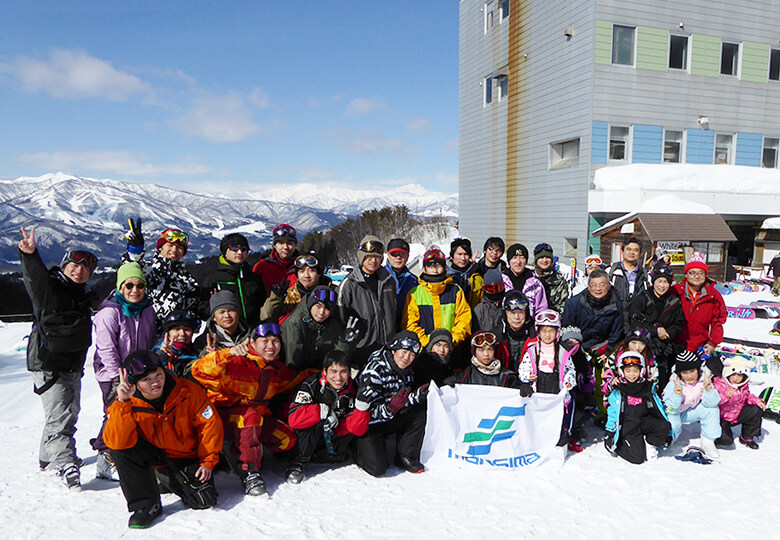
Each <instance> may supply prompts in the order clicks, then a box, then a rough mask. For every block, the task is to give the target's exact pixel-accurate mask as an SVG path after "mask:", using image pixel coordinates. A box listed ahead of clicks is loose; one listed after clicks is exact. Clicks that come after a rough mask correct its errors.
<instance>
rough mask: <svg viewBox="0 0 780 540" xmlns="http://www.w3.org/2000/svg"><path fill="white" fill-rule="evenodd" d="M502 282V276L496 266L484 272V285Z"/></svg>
mask: <svg viewBox="0 0 780 540" xmlns="http://www.w3.org/2000/svg"><path fill="white" fill-rule="evenodd" d="M503 282H504V276H503V274H501V272H500V271H498V270H497V269H496V268H491V269H490V270H488V271H487V272H485V278H484V281H483V284H484V285H496V284H498V283H503Z"/></svg>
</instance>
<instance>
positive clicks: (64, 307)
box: [19, 219, 765, 528]
mask: <svg viewBox="0 0 780 540" xmlns="http://www.w3.org/2000/svg"><path fill="white" fill-rule="evenodd" d="M129 224H130V230H129V232H128V233H127V235H126V236H127V252H126V253H125V255H124V257H123V260H122V262H121V264H120V265H119V266H118V269H117V271H116V288H115V289H114V290H113V291H112V292H111V293H110V294H109V295H108V297H107V298H105V299H96V298H94V296H93V295H92V293H90V291H89V289H88V288H87V287H86V283H87V281H88V280H89V278H90V276H91V274H92V273H93V272H95V270H96V268H97V266H98V260H97V258H96V257H95V256H94V255H93V254H92V253H90V252H88V251H85V250H79V249H77V248H73V249H68V250H67V251H66V253H65V256H64V257H63V258H62V260H61V262H60V264H59V266H53V267H52V268H51V269H48V270H47V268H46V267H45V266H44V264H43V262H42V259H41V255H40V253H39V252H38V249H37V246H36V243H35V233H34V231H32V230H31V231H29V232H28V231H26V230H25V229H22V235H23V236H22V239H21V240H20V242H19V257H20V259H21V262H22V269H23V276H24V284H25V287H26V289H27V292H28V294H29V296H30V298H31V300H32V304H33V311H34V314H33V319H34V320H33V330H32V333H31V335H30V338H29V343H28V353H27V359H28V369H29V370H30V371H31V372H32V377H33V382H34V385H35V392H36V393H37V394H40V396H41V399H42V402H43V408H44V416H45V426H44V432H43V436H42V439H41V447H40V453H39V460H40V468H41V469H43V470H45V469H51V470H55V471H57V472H58V474H59V476H60V477H61V478H62V481H63V482H64V483H65V484H66V485H67V486H68V487H75V486H79V485H80V472H79V467H80V464H81V461H80V459H79V458H78V457H77V454H76V446H75V439H74V432H75V424H76V421H77V418H78V414H79V408H80V389H81V378H82V374H83V369H84V364H85V362H86V355H87V352H88V350H89V349H90V347H91V345H92V341H93V339H92V336H93V335H94V358H93V365H94V371H95V377H96V379H97V382H98V384H99V386H100V390H101V393H102V397H103V404H104V413H105V417H104V421H103V424H102V426H101V428H100V431H99V432H98V433H97V435H96V437H95V438H94V439H92V441H91V442H92V447H93V449H94V450H95V451H97V452H98V462H97V463H98V466H97V476H98V477H99V478H103V479H106V480H114V481H118V482H119V484H120V486H121V489H122V492H123V494H124V495H125V498H126V500H127V505H128V509H129V511H130V512H131V513H132V515H131V517H130V523H129V525H130V527H133V528H143V527H148V526H149V525H151V524H152V522H153V521H154V520H155V519H156V518H157V517H158V516H159V515H160V514H161V511H162V507H161V502H160V493H161V490H167V491H170V492H173V493H176V494H177V495H179V496H180V497H181V499H182V501H183V502H184V504H185V505H187V506H188V507H190V508H208V507H211V506H213V505H214V504H216V501H217V492H216V490H215V488H214V483H213V475H214V470H215V469H216V468H217V467H223V468H224V469H225V470H227V471H232V473H235V474H236V475H237V477H238V478H239V479H240V482H241V485H242V487H243V490H244V492H245V493H246V494H247V495H249V496H256V495H263V494H265V493H266V486H265V482H264V480H263V476H262V471H263V464H264V457H265V456H266V454H267V453H268V452H271V453H274V454H280V459H286V460H287V461H288V463H289V465H288V468H287V472H286V480H287V481H288V482H290V483H292V484H297V483H300V482H301V481H303V480H304V479H305V477H306V467H307V465H308V463H310V462H312V461H317V462H322V463H341V462H345V461H349V460H354V462H355V463H356V464H357V465H358V466H359V467H360V468H362V469H363V470H364V471H366V472H367V473H369V474H370V475H373V476H382V475H384V474H385V473H386V471H387V469H388V468H389V467H390V466H391V463H393V464H395V465H396V466H397V467H399V468H401V469H403V470H405V471H408V472H410V473H420V472H423V471H424V466H423V465H422V464H421V463H420V449H421V446H422V442H423V437H424V434H425V427H426V426H425V423H426V412H425V407H426V405H425V403H426V399H427V394H428V389H429V385H430V384H431V383H435V384H436V385H438V386H442V385H455V384H478V385H488V386H501V387H509V388H515V389H517V390H518V392H519V393H520V395H521V396H524V397H531V396H533V394H534V393H548V394H563V395H564V415H563V423H562V426H561V432H560V433H561V434H560V439H559V441H558V445H559V446H563V447H566V448H568V450H569V451H571V452H581V451H582V442H583V434H584V432H583V429H584V426H585V424H586V423H587V422H588V421H590V420H591V419H592V421H593V422H594V423H595V424H596V425H600V426H601V427H602V428H603V429H604V430H605V433H606V435H605V437H604V444H605V446H606V449H607V450H608V451H609V452H610V453H613V454H614V455H618V456H621V457H622V458H624V459H626V460H628V461H630V462H632V463H642V462H644V461H645V460H646V459H652V458H653V457H654V456H655V455H656V449H657V448H665V447H668V446H669V445H670V444H671V443H672V442H673V441H674V440H675V439H676V438H677V437H678V436H679V435H680V432H681V425H682V424H683V423H692V422H700V423H701V437H702V446H703V448H704V449H705V451H706V453H707V455H708V456H709V457H711V458H716V457H717V456H718V450H717V448H716V445H718V446H728V445H730V444H732V442H733V435H732V431H731V429H732V427H733V426H736V425H741V434H740V436H739V441H740V442H741V443H742V444H743V445H745V446H746V447H748V448H753V449H756V448H758V442H756V438H757V437H759V436H760V433H761V412H762V410H763V409H765V405H764V403H763V402H762V401H761V400H760V399H758V398H757V397H755V396H753V394H751V393H750V392H749V389H748V379H749V369H748V368H747V367H746V366H745V365H744V364H740V363H739V362H730V363H727V364H726V365H722V364H721V363H720V362H719V361H718V358H717V355H713V352H714V350H715V347H716V346H717V345H718V344H719V343H720V342H721V341H722V339H723V324H724V323H725V320H726V308H725V304H724V302H723V298H722V297H721V295H720V293H719V292H718V291H717V289H716V288H715V287H714V282H713V281H712V280H711V279H709V277H708V268H707V265H706V263H705V261H704V259H703V258H702V257H701V255H700V254H698V253H694V255H693V256H692V257H691V259H690V260H689V261H688V262H687V264H686V265H685V268H684V270H683V274H682V276H681V280H680V281H679V282H677V279H676V277H675V274H674V270H673V268H672V267H671V266H669V265H667V264H665V263H664V261H663V260H661V261H659V262H658V264H656V265H655V266H654V267H653V268H646V267H645V266H643V264H642V252H643V246H642V244H641V242H640V241H639V240H636V239H634V238H631V239H629V240H627V241H626V242H625V243H624V244H623V246H622V255H621V260H620V261H617V262H615V263H614V264H612V265H611V267H609V269H605V268H604V265H603V264H602V261H601V259H600V258H599V257H598V256H591V257H589V258H588V259H587V261H586V271H585V277H584V278H583V280H582V281H583V283H582V285H580V286H577V285H576V284H573V283H572V282H571V280H570V279H567V278H566V277H564V276H563V275H562V274H561V272H560V271H559V270H558V269H557V267H556V261H555V257H554V253H553V248H552V247H551V246H550V245H549V244H547V243H540V244H539V245H537V246H535V248H534V250H533V260H532V261H531V259H530V256H531V252H530V251H529V250H528V248H527V247H526V246H524V245H522V244H519V243H515V244H512V245H510V246H509V248H508V249H506V252H505V243H504V240H503V239H501V238H499V237H491V238H488V239H487V240H486V241H485V243H484V246H483V250H482V251H483V253H484V256H483V257H482V258H480V259H477V258H476V257H475V256H474V250H473V248H472V244H471V241H470V240H469V239H468V238H456V239H454V240H453V241H452V243H451V245H450V246H449V255H446V254H445V252H444V251H443V250H442V249H440V248H438V247H432V248H430V249H428V250H427V251H425V253H424V254H423V256H422V258H421V261H420V262H421V272H420V274H419V275H415V274H414V273H412V272H411V271H410V270H409V268H408V267H407V262H408V260H409V251H410V246H409V242H408V240H407V239H403V238H392V239H389V241H387V244H386V245H385V243H384V242H383V241H382V239H380V238H378V237H376V236H370V235H369V236H366V237H365V238H363V239H362V241H361V242H360V244H359V245H358V246H357V250H356V258H357V261H358V264H357V266H356V267H355V268H354V269H353V270H352V271H351V273H349V275H347V276H346V278H345V279H344V280H343V282H342V283H341V284H340V285H338V286H336V285H334V284H333V283H332V282H331V280H330V279H329V278H328V277H327V276H326V275H324V266H323V264H322V262H321V261H320V260H319V258H318V256H317V254H316V253H314V252H309V253H299V252H298V250H297V247H298V242H297V233H296V230H295V228H293V227H292V226H290V225H287V224H281V225H279V226H278V227H276V228H275V229H274V230H273V235H272V236H273V247H272V248H271V249H270V250H269V251H268V252H267V253H266V254H264V255H263V256H262V258H261V259H260V261H259V262H257V264H255V265H254V266H251V265H250V264H249V263H248V262H247V256H248V254H249V252H250V246H249V241H248V239H247V238H246V237H245V236H243V235H242V234H239V233H231V234H228V235H226V236H225V237H224V238H223V239H222V241H221V243H220V253H219V257H218V258H217V259H215V260H214V261H213V262H212V263H210V264H209V265H208V267H207V269H206V270H207V271H206V275H205V278H203V279H202V280H201V282H200V283H198V280H196V278H195V277H194V276H193V275H192V274H191V273H190V272H189V271H188V270H187V269H186V268H185V266H184V263H183V262H182V258H183V257H184V256H185V255H186V253H187V248H188V244H189V239H188V236H187V234H186V233H185V232H184V231H182V230H180V229H175V228H171V229H166V230H165V231H163V232H162V233H161V234H160V235H159V237H158V238H157V239H156V241H155V245H154V250H153V252H152V254H151V256H149V255H148V254H147V253H146V250H145V248H146V246H145V243H144V238H143V234H142V230H141V220H140V219H138V220H137V221H135V220H130V222H129ZM529 262H533V265H532V266H531V265H529ZM100 300H102V303H101V302H100ZM98 306H99V307H98ZM96 307H98V309H97V311H96V313H94V316H93V309H94V308H96ZM201 327H203V330H202V332H201V333H200V334H199V332H200V330H201ZM390 436H394V439H395V449H394V452H393V453H392V454H388V449H387V439H388V437H390Z"/></svg>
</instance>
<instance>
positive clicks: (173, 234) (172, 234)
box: [163, 229, 190, 246]
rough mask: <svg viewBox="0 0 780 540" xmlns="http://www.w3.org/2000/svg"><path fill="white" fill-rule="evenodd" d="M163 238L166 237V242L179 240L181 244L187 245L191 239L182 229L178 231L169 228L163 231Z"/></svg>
mask: <svg viewBox="0 0 780 540" xmlns="http://www.w3.org/2000/svg"><path fill="white" fill-rule="evenodd" d="M163 238H165V241H166V242H174V243H176V242H178V243H180V244H184V245H185V246H186V245H187V243H188V242H189V241H190V238H189V236H187V234H186V233H183V232H181V231H178V230H176V229H168V230H167V231H165V232H164V233H163Z"/></svg>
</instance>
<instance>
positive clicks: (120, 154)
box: [18, 150, 214, 176]
mask: <svg viewBox="0 0 780 540" xmlns="http://www.w3.org/2000/svg"><path fill="white" fill-rule="evenodd" d="M18 160H19V161H20V162H22V163H27V164H29V165H33V166H35V167H39V168H41V169H45V170H49V171H70V172H73V173H79V172H80V171H107V172H112V173H115V174H117V175H127V176H159V175H163V174H167V175H186V176H194V175H199V174H209V173H213V172H214V169H213V168H211V167H209V166H207V165H203V164H200V163H197V162H196V161H195V160H193V159H185V160H183V161H179V162H177V163H169V164H155V163H151V162H149V161H148V159H147V158H146V157H145V156H143V155H139V154H136V153H134V152H130V151H128V150H91V151H86V152H68V151H65V150H60V151H57V152H38V153H33V154H22V155H20V156H19V158H18Z"/></svg>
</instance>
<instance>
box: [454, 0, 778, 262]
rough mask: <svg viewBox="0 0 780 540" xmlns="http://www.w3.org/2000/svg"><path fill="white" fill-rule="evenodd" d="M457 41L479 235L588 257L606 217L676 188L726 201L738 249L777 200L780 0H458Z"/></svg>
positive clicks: (464, 179)
mask: <svg viewBox="0 0 780 540" xmlns="http://www.w3.org/2000/svg"><path fill="white" fill-rule="evenodd" d="M459 56H460V74H459V80H460V89H459V92H460V95H459V100H460V105H459V109H460V110H459V119H460V127H459V147H460V155H459V160H460V161H459V182H460V185H459V191H460V217H459V227H460V231H461V233H462V234H464V235H466V236H469V237H471V238H472V239H473V241H474V243H475V245H480V244H481V242H482V241H483V240H484V239H485V238H486V237H488V236H491V235H493V234H499V235H503V236H504V238H505V239H506V240H507V243H511V242H515V241H520V242H523V243H525V244H526V245H528V247H529V248H532V247H533V245H535V244H536V243H538V242H541V241H547V242H549V243H551V244H552V245H553V247H554V249H555V251H556V254H557V255H559V256H562V257H573V256H575V255H576V256H578V257H580V258H582V257H584V256H585V255H587V254H588V253H589V252H591V253H598V252H599V251H600V246H599V238H597V237H594V236H593V234H592V233H593V232H594V231H595V230H597V229H599V228H600V227H602V226H603V225H604V224H605V223H606V222H608V221H610V220H612V219H615V218H617V217H619V216H622V215H624V214H626V213H629V212H635V211H637V210H638V207H639V206H640V205H641V204H642V203H643V202H644V201H646V200H649V199H652V198H654V197H657V196H659V195H669V194H672V195H674V196H676V197H677V198H678V199H680V200H682V201H690V202H694V203H701V204H705V205H706V206H708V207H710V208H712V209H713V210H714V211H715V212H716V213H717V214H719V215H721V216H722V217H723V218H724V219H725V221H726V223H727V224H728V225H729V227H730V228H731V230H732V231H733V233H734V235H735V237H736V239H737V240H736V242H732V243H730V244H729V247H728V253H727V254H724V256H725V257H727V260H728V262H729V263H730V264H748V262H749V259H750V258H751V257H752V254H753V241H754V238H755V235H756V231H757V230H758V228H759V227H760V225H761V223H762V221H763V220H764V219H765V218H767V217H771V216H775V215H777V212H778V210H777V209H778V208H780V169H778V156H779V155H780V2H777V1H775V0H755V1H753V2H747V3H734V2H730V1H725V0H688V1H686V2H670V1H658V2H645V1H638V0H569V1H566V2H560V1H555V0H527V1H523V0H507V1H498V0H461V2H460V51H459ZM669 212H674V213H685V208H679V209H675V210H669ZM680 235H681V236H680V238H678V239H675V240H680V241H686V240H689V239H687V238H685V231H684V230H681V231H680Z"/></svg>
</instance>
